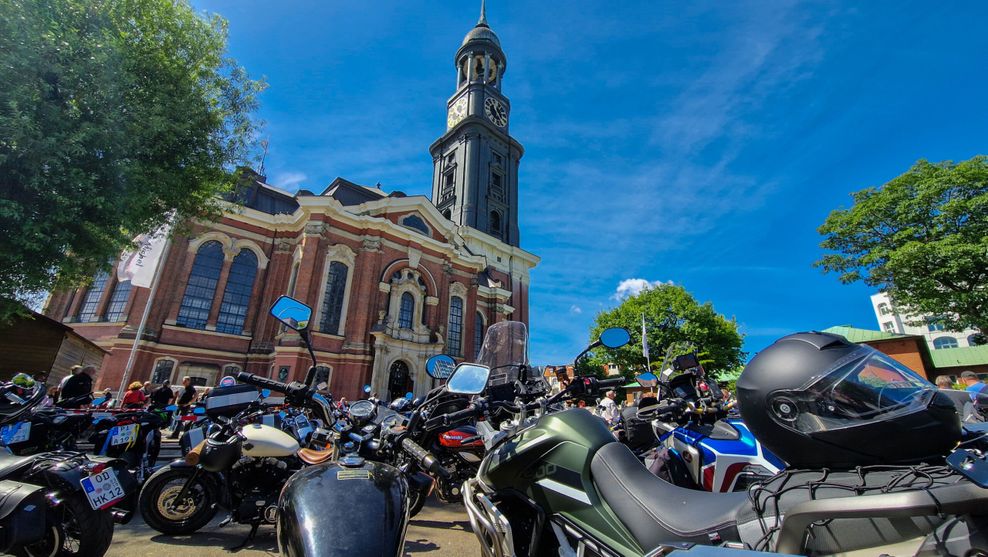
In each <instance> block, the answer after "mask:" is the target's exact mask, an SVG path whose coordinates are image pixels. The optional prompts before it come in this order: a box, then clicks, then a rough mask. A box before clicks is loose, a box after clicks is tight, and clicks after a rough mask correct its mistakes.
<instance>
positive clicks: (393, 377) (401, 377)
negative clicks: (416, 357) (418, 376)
mask: <svg viewBox="0 0 988 557" xmlns="http://www.w3.org/2000/svg"><path fill="white" fill-rule="evenodd" d="M414 386H415V384H414V382H413V381H412V376H411V373H410V372H409V369H408V364H406V363H405V362H403V361H402V360H395V362H394V363H393V364H391V369H389V370H388V398H387V400H394V399H396V398H400V397H403V396H405V393H408V392H411V391H412V388H413V387H414Z"/></svg>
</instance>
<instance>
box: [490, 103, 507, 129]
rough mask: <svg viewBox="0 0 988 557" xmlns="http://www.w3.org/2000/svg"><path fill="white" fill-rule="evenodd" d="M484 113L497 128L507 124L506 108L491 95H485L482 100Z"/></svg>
mask: <svg viewBox="0 0 988 557" xmlns="http://www.w3.org/2000/svg"><path fill="white" fill-rule="evenodd" d="M484 114H486V115H487V119H488V120H490V121H491V122H493V123H494V125H495V126H497V127H499V128H503V127H504V126H507V125H508V109H507V108H505V107H504V105H503V104H501V101H499V100H497V99H495V98H493V97H487V99H486V100H484Z"/></svg>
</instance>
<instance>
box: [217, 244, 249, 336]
mask: <svg viewBox="0 0 988 557" xmlns="http://www.w3.org/2000/svg"><path fill="white" fill-rule="evenodd" d="M255 275H257V256H256V255H254V252H252V251H250V250H249V249H242V250H240V253H238V254H237V256H236V257H234V258H233V264H232V265H230V276H229V278H227V279H226V290H225V291H224V292H223V303H222V304H220V314H219V316H218V317H217V318H216V330H217V331H219V332H221V333H230V334H234V335H240V334H243V332H244V321H246V320H247V309H248V308H249V307H250V296H251V293H252V292H253V291H254V276H255Z"/></svg>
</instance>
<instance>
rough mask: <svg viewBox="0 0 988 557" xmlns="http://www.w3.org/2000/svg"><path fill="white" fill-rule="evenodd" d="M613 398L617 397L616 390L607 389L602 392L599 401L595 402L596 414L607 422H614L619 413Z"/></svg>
mask: <svg viewBox="0 0 988 557" xmlns="http://www.w3.org/2000/svg"><path fill="white" fill-rule="evenodd" d="M615 398H617V393H616V392H614V391H607V392H606V393H605V394H604V398H602V399H600V402H598V403H597V415H598V416H600V417H601V418H604V421H605V422H607V423H608V424H613V423H614V422H616V421H617V419H618V416H619V415H620V414H619V413H618V407H617V403H616V402H614V399H615Z"/></svg>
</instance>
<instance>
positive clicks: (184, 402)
mask: <svg viewBox="0 0 988 557" xmlns="http://www.w3.org/2000/svg"><path fill="white" fill-rule="evenodd" d="M195 401H196V388H195V386H194V385H193V384H192V378H191V377H189V376H188V375H186V376H185V377H183V378H182V390H181V391H179V395H178V401H177V404H178V412H177V413H176V414H175V415H176V416H177V417H179V418H181V417H182V416H184V415H186V414H188V413H189V412H190V410H191V408H192V405H193V404H194V403H195ZM180 433H182V422H181V421H178V422H177V423H176V424H175V427H174V428H172V433H171V435H170V436H169V438H171V439H178V436H179V434H180Z"/></svg>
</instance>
